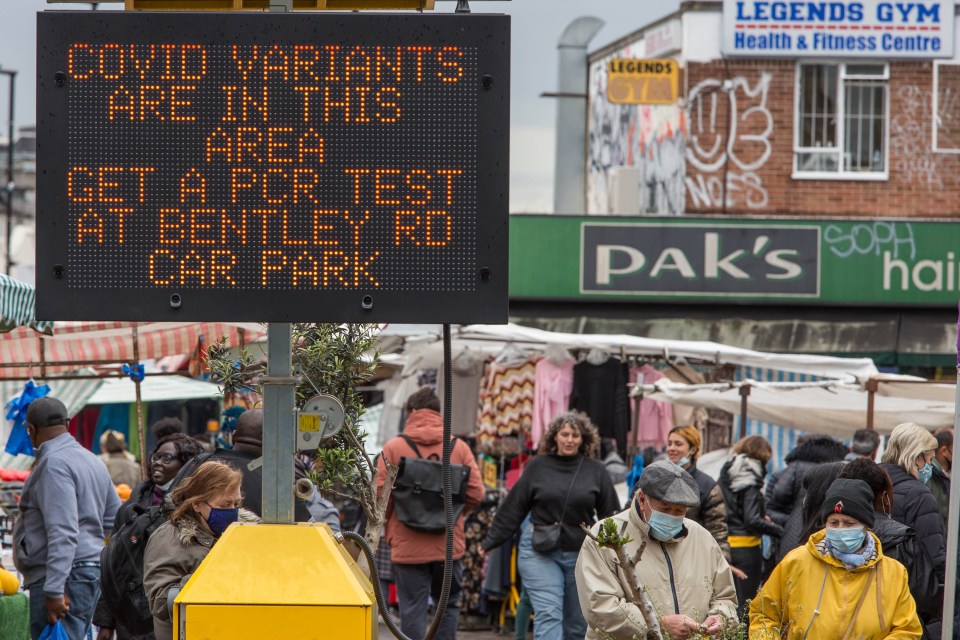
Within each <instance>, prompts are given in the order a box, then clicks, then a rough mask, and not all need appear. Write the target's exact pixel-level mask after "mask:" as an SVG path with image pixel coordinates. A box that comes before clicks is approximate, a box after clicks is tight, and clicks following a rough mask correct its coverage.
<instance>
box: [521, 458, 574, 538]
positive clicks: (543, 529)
mask: <svg viewBox="0 0 960 640" xmlns="http://www.w3.org/2000/svg"><path fill="white" fill-rule="evenodd" d="M581 465H583V458H580V462H579V464H577V470H576V471H575V472H574V473H573V480H571V481H570V488H569V489H567V496H566V497H565V498H564V499H563V511H562V512H561V513H560V520H558V521H557V522H554V523H553V524H534V525H533V550H534V551H537V552H538V553H550V552H551V551H554V550H556V549H557V548H558V547H559V546H560V532H561V531H563V518H564V516H565V515H567V501H569V500H570V492H571V491H572V490H573V485H574V484H576V482H577V474H579V473H580V466H581Z"/></svg>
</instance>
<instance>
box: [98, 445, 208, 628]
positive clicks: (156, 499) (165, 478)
mask: <svg viewBox="0 0 960 640" xmlns="http://www.w3.org/2000/svg"><path fill="white" fill-rule="evenodd" d="M201 453H203V448H202V447H201V446H200V444H199V443H198V442H197V441H196V440H194V439H193V438H191V437H190V436H188V435H187V434H185V433H175V434H173V435H171V436H167V437H165V438H162V439H161V440H160V441H159V442H158V443H157V446H156V448H155V449H154V450H153V453H152V454H150V477H149V478H147V479H146V480H144V481H143V482H141V483H140V484H138V485H137V486H136V487H135V488H134V490H133V492H132V493H131V494H130V499H129V500H127V501H126V502H124V503H123V504H122V505H120V509H118V510H117V515H116V518H114V522H113V532H114V533H116V532H117V531H119V530H120V527H122V526H123V525H125V524H126V523H127V522H129V521H130V520H133V519H134V518H136V517H137V515H139V514H140V513H143V512H144V511H146V510H147V509H149V508H150V507H152V506H157V505H160V504H162V503H163V497H164V496H165V495H166V494H167V490H168V489H169V488H170V484H171V483H172V482H173V479H174V478H175V477H176V476H177V472H178V471H180V469H181V468H182V467H183V465H184V464H186V463H187V461H188V460H190V458H193V457H194V456H197V455H200V454H201ZM93 623H94V624H95V625H97V626H98V627H100V632H99V633H98V634H97V640H110V639H111V638H112V637H113V632H114V630H116V633H117V640H139V639H140V638H143V639H144V640H146V639H149V638H152V637H153V634H152V633H150V634H147V635H145V636H135V635H133V634H130V633H128V632H127V631H126V629H124V628H123V627H120V626H117V622H116V620H115V619H114V616H113V613H111V611H110V609H109V608H108V607H107V604H106V602H104V600H103V597H102V596H101V597H100V600H99V601H98V602H97V608H96V610H95V611H94V615H93Z"/></svg>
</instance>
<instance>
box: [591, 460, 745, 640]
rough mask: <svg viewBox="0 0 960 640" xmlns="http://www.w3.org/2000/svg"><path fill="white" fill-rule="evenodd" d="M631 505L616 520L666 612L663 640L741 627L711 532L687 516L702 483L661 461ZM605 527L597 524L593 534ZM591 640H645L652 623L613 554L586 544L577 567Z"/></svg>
mask: <svg viewBox="0 0 960 640" xmlns="http://www.w3.org/2000/svg"><path fill="white" fill-rule="evenodd" d="M637 485H638V489H637V493H636V495H635V497H634V499H633V501H632V502H631V504H630V508H629V509H627V510H626V511H623V512H622V513H618V514H617V515H615V516H613V521H614V522H615V523H616V525H617V530H618V531H621V532H622V533H621V535H622V536H627V537H629V538H630V542H628V543H627V544H626V545H625V546H624V551H625V552H626V557H627V558H630V559H636V556H637V551H638V550H639V549H640V547H641V545H646V546H645V548H644V550H643V553H642V554H641V556H640V558H639V560H637V562H636V566H635V567H634V573H635V574H636V578H637V581H638V582H639V585H637V586H639V587H640V588H641V589H643V590H645V591H646V593H647V595H648V596H649V597H650V600H651V601H652V604H653V606H654V608H655V609H656V610H657V611H658V612H659V613H660V615H661V625H662V631H663V632H665V633H664V637H667V636H666V634H667V633H669V637H670V638H672V640H685V639H686V638H691V637H694V636H695V635H696V634H697V633H698V632H701V633H703V634H704V635H708V636H716V635H718V634H719V633H720V631H721V630H722V629H724V628H730V627H733V626H735V625H736V622H737V592H736V589H735V587H734V584H733V574H732V573H731V572H730V566H729V565H728V564H727V561H726V560H725V559H724V557H723V552H722V551H720V547H719V546H718V545H717V542H716V540H714V538H713V535H711V534H710V532H709V531H707V530H706V529H704V528H703V527H701V526H700V525H699V524H697V523H696V522H693V521H692V520H687V519H685V518H684V515H686V513H687V509H688V508H690V507H693V506H696V505H698V504H699V503H700V492H699V490H698V488H697V482H696V480H694V479H693V477H692V476H691V475H690V474H689V473H687V472H686V471H684V470H683V469H682V468H681V467H679V466H677V465H675V464H673V463H672V462H668V461H666V460H662V461H659V462H654V463H653V464H651V465H650V466H648V467H647V468H646V469H644V470H643V474H642V475H641V476H640V480H639V482H638V483H637ZM601 524H602V523H598V524H596V525H594V527H593V528H592V529H591V532H592V533H594V534H596V533H597V531H598V530H599V528H600V526H601ZM576 580H577V592H578V594H579V596H580V607H581V608H582V609H583V615H584V617H586V619H587V626H588V627H589V630H588V632H587V636H586V637H587V640H594V639H597V638H614V639H616V640H620V639H623V640H631V639H632V638H634V637H637V638H645V637H646V633H647V625H646V623H645V622H644V618H643V615H642V613H641V611H640V607H639V606H637V605H636V604H635V603H634V602H633V600H632V596H631V592H632V589H631V588H630V585H629V584H628V582H627V576H626V575H625V573H624V571H623V570H622V569H621V568H620V566H619V564H618V562H617V557H616V555H615V553H614V551H613V550H611V549H606V548H604V549H601V548H599V547H598V546H597V543H596V542H595V541H594V540H592V539H591V538H589V537H588V538H587V539H586V540H584V542H583V547H582V548H581V549H580V557H579V558H578V560H577V569H576Z"/></svg>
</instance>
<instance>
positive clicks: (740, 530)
mask: <svg viewBox="0 0 960 640" xmlns="http://www.w3.org/2000/svg"><path fill="white" fill-rule="evenodd" d="M763 475H764V467H763V465H762V464H761V463H760V462H759V461H757V460H754V459H752V458H747V457H746V456H745V455H743V454H742V453H741V454H737V455H735V456H734V457H733V458H731V459H730V460H727V462H726V464H724V465H723V469H722V470H721V471H720V490H721V491H723V502H724V505H725V506H726V509H727V527H728V529H729V530H730V531H729V535H731V536H761V535H764V534H766V535H771V536H775V537H777V538H779V537H780V536H781V535H783V527H781V526H780V525H778V524H777V523H775V522H767V521H766V520H764V518H763V517H764V515H766V510H765V508H764V504H763V492H762V491H761V489H760V488H761V487H762V486H763Z"/></svg>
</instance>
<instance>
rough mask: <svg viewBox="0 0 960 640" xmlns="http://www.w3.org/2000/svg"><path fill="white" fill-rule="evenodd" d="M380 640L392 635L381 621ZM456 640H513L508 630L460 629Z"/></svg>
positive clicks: (388, 638)
mask: <svg viewBox="0 0 960 640" xmlns="http://www.w3.org/2000/svg"><path fill="white" fill-rule="evenodd" d="M530 637H531V638H532V637H533V634H532V633H531V634H530ZM379 638H380V640H390V639H391V638H393V634H392V633H390V629H388V628H387V625H385V624H383V621H382V620H381V621H380V636H379ZM457 640H513V631H512V630H509V631H507V632H503V633H499V632H497V631H496V630H494V629H486V630H479V629H478V630H475V631H466V630H464V629H460V630H458V631H457Z"/></svg>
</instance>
